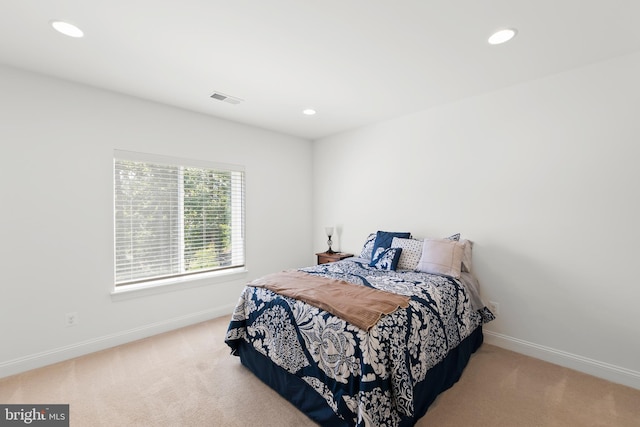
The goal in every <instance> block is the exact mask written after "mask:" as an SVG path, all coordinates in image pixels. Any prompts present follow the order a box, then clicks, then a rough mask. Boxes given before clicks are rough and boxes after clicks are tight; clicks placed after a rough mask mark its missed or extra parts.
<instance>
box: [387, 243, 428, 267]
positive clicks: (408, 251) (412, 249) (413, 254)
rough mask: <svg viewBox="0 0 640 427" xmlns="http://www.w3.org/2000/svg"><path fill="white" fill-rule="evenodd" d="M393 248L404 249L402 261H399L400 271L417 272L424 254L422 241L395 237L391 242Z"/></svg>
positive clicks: (401, 255)
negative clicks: (421, 256)
mask: <svg viewBox="0 0 640 427" xmlns="http://www.w3.org/2000/svg"><path fill="white" fill-rule="evenodd" d="M391 247H392V248H402V252H400V260H399V261H398V266H397V267H396V268H397V269H399V270H415V269H416V266H417V265H418V261H420V255H421V254H422V240H416V239H402V238H400V237H394V238H393V240H392V241H391Z"/></svg>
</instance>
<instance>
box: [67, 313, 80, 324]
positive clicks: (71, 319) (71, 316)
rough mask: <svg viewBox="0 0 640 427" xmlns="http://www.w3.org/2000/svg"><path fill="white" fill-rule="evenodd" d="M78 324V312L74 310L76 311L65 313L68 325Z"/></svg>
mask: <svg viewBox="0 0 640 427" xmlns="http://www.w3.org/2000/svg"><path fill="white" fill-rule="evenodd" d="M77 324H78V313H76V312H75V311H74V312H71V313H67V314H65V325H67V327H69V326H76V325H77Z"/></svg>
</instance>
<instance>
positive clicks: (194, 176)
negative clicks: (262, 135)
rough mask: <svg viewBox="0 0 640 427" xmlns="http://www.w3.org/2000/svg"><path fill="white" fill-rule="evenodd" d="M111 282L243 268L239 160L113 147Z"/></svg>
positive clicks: (143, 280)
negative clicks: (191, 157)
mask: <svg viewBox="0 0 640 427" xmlns="http://www.w3.org/2000/svg"><path fill="white" fill-rule="evenodd" d="M114 224H115V284H116V287H119V286H126V285H132V284H137V283H142V282H149V281H152V280H159V279H167V278H173V277H179V276H186V275H192V274H197V273H204V272H210V271H216V270H223V269H230V268H236V267H243V266H244V262H245V257H244V170H243V168H241V167H237V166H229V165H221V164H214V163H207V162H199V161H194V160H185V159H175V158H170V157H163V156H155V155H150V154H141V153H132V152H127V151H115V154H114Z"/></svg>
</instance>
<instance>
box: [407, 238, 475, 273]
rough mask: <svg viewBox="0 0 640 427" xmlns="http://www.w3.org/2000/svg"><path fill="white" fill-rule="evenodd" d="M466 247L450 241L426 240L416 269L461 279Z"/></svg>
mask: <svg viewBox="0 0 640 427" xmlns="http://www.w3.org/2000/svg"><path fill="white" fill-rule="evenodd" d="M463 255H464V245H463V244H461V243H460V242H456V241H455V240H449V239H424V243H423V245H422V255H421V256H420V261H419V262H418V266H417V267H416V269H417V270H418V271H423V272H425V273H433V274H442V275H445V276H451V277H454V278H456V279H458V278H460V271H461V269H462V257H463Z"/></svg>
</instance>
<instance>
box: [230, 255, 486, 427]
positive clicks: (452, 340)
mask: <svg viewBox="0 0 640 427" xmlns="http://www.w3.org/2000/svg"><path fill="white" fill-rule="evenodd" d="M301 271H304V272H307V273H310V274H318V275H322V276H326V277H331V278H334V279H341V280H345V281H348V282H352V283H358V284H361V285H365V286H370V287H374V288H377V289H381V290H385V291H390V292H395V293H398V294H402V295H407V296H410V297H411V301H410V303H409V307H408V308H406V309H398V310H396V311H395V312H393V313H391V314H389V315H386V316H383V317H382V318H381V319H380V321H379V322H378V324H376V325H375V326H373V327H372V328H371V330H370V331H369V332H366V331H364V330H361V329H359V328H357V327H355V326H353V325H351V324H349V323H347V322H345V321H344V320H342V319H340V318H338V317H335V316H333V315H331V314H329V313H327V312H326V311H324V310H321V309H319V308H316V307H313V306H310V305H308V304H306V303H304V302H301V301H298V300H295V299H291V298H287V297H283V296H280V295H277V294H274V293H273V292H271V291H269V290H267V289H263V288H256V287H251V286H247V287H245V289H244V290H243V292H242V294H241V296H240V300H239V302H238V305H237V306H236V309H235V311H234V313H233V316H232V320H231V323H230V325H229V329H228V331H227V336H226V339H225V342H226V343H227V344H228V345H229V346H230V347H231V348H232V351H233V352H234V353H235V350H236V349H237V347H238V345H239V340H245V341H246V342H248V343H250V344H251V345H252V346H253V347H254V348H255V350H257V351H258V352H259V353H261V354H263V355H264V356H266V357H268V358H269V359H271V360H272V361H273V362H274V363H275V364H276V365H278V366H280V367H281V368H283V369H285V370H286V371H287V372H289V373H290V374H293V375H295V376H297V377H299V378H301V379H302V380H304V381H305V382H306V383H307V384H309V385H310V386H311V387H312V388H313V389H315V390H316V391H317V392H318V393H319V394H320V395H321V396H323V397H324V399H325V400H326V401H327V404H328V405H329V407H331V408H332V409H333V411H334V412H335V413H336V414H337V415H338V416H339V417H340V418H341V419H344V420H345V422H346V423H347V424H348V425H358V426H363V425H372V426H396V425H399V424H400V420H401V419H402V418H406V417H407V416H409V417H412V416H413V414H414V405H413V403H414V396H413V390H414V386H415V385H416V384H418V383H419V382H421V381H423V380H424V379H425V376H426V374H427V371H428V370H429V369H430V368H432V367H433V366H434V365H436V364H438V363H439V362H440V361H442V360H443V359H444V358H445V357H446V356H447V354H448V353H449V351H450V350H451V349H453V348H455V347H456V346H458V344H460V342H461V341H462V340H464V339H465V338H466V337H468V336H469V335H470V334H471V333H472V332H473V331H474V330H475V329H476V328H477V327H478V326H479V325H481V324H482V323H483V321H488V320H491V315H490V312H487V311H486V309H484V308H483V309H477V308H474V304H473V303H472V301H471V299H472V298H470V291H469V289H468V287H467V286H465V285H464V284H463V283H461V282H459V281H457V280H454V279H451V278H448V277H444V276H438V275H432V274H427V273H418V272H412V271H406V270H405V271H381V270H377V269H375V268H373V267H369V266H368V264H367V263H366V262H364V260H359V259H357V258H352V259H347V260H343V261H340V262H336V263H331V264H322V265H318V266H314V267H309V268H304V269H301ZM471 292H473V291H471ZM476 297H477V295H476Z"/></svg>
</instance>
